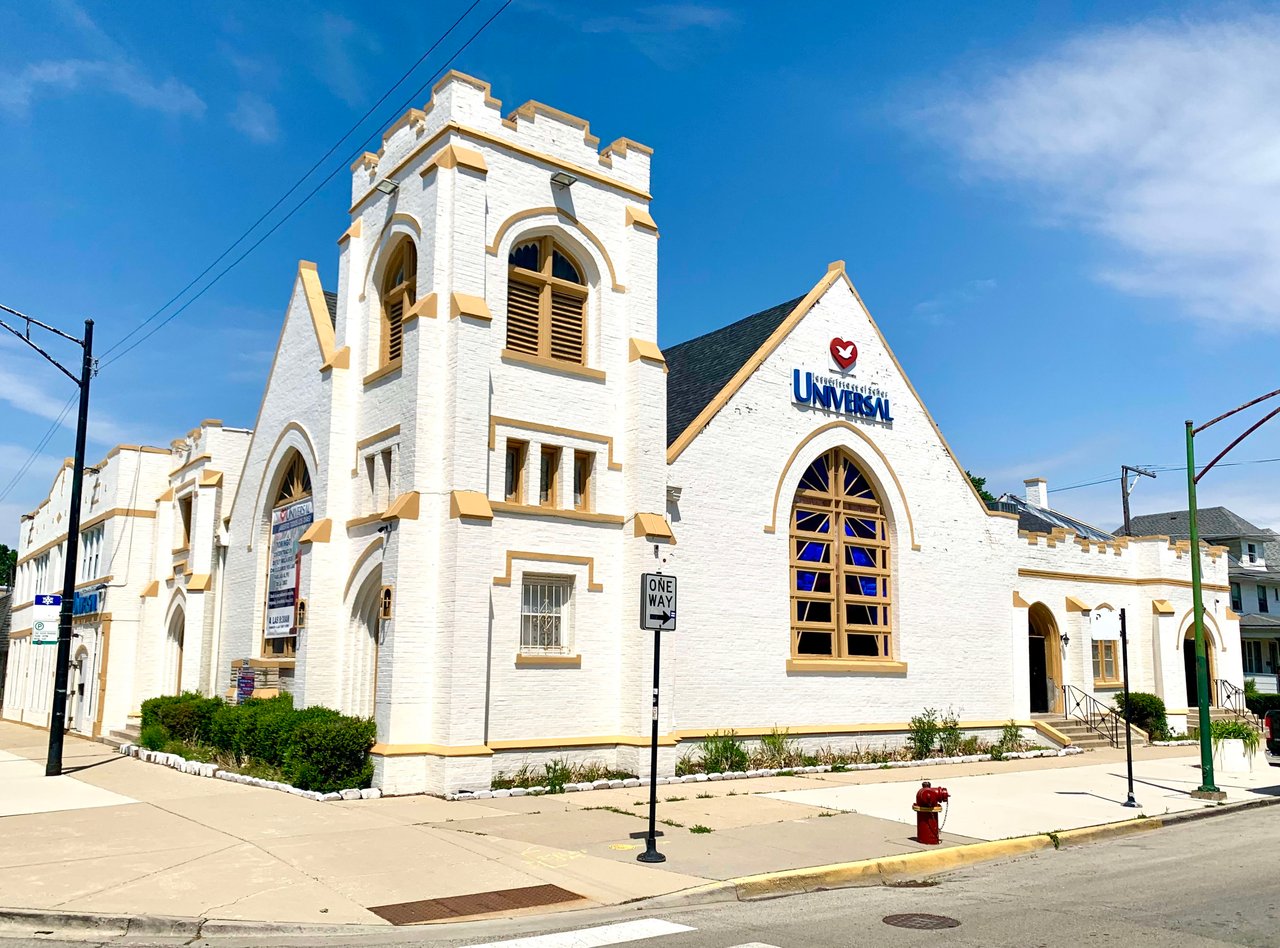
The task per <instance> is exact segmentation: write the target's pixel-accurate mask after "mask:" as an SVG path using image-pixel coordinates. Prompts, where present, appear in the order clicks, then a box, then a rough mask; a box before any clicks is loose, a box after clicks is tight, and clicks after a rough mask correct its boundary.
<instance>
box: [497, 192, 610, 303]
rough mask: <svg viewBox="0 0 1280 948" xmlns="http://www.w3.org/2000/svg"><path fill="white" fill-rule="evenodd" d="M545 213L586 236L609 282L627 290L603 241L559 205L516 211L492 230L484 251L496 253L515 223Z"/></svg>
mask: <svg viewBox="0 0 1280 948" xmlns="http://www.w3.org/2000/svg"><path fill="white" fill-rule="evenodd" d="M545 215H554V216H555V217H558V218H562V219H563V220H564V221H567V222H568V223H570V224H572V225H573V226H574V227H575V228H577V230H578V231H579V232H580V233H581V234H582V236H583V237H586V238H587V240H588V241H589V242H590V243H591V245H592V246H593V247H595V248H596V250H598V251H599V252H600V256H601V257H603V258H604V265H605V266H606V267H608V268H609V284H610V286H611V287H612V288H613V289H614V290H615V291H616V292H618V293H625V292H627V288H626V287H625V286H623V285H622V284H621V283H619V282H618V272H617V270H615V269H614V266H613V258H612V257H611V256H609V251H608V250H607V249H606V248H605V245H604V242H603V241H601V240H600V238H599V237H597V236H596V235H595V233H594V232H593V231H591V230H589V229H588V228H587V226H586V225H585V224H583V223H582V222H581V221H579V220H578V218H576V217H575V216H574V215H572V214H570V213H569V212H568V211H566V210H565V209H564V208H560V207H531V208H528V209H527V210H523V211H517V212H516V213H515V214H512V215H511V216H510V217H508V218H507V219H506V220H505V221H503V222H502V223H501V224H500V225H499V226H498V229H497V230H496V231H495V232H494V235H493V243H491V244H489V246H487V247H485V248H484V249H485V252H486V253H487V254H489V256H491V257H496V256H497V255H498V247H500V246H501V245H502V238H503V237H505V236H506V233H507V231H509V230H510V229H511V228H512V227H514V226H515V225H516V224H518V223H520V222H521V221H526V220H529V219H530V218H532V217H543V216H545Z"/></svg>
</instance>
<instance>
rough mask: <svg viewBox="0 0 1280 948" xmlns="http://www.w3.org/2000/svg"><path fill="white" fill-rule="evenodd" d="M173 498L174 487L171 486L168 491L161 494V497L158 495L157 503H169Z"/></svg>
mask: <svg viewBox="0 0 1280 948" xmlns="http://www.w3.org/2000/svg"><path fill="white" fill-rule="evenodd" d="M171 500H173V488H172V487H170V488H169V489H168V490H167V491H165V492H164V493H163V494H161V495H160V496H159V497H157V498H156V503H157V504H167V503H168V502H169V501H171Z"/></svg>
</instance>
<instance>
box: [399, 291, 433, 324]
mask: <svg viewBox="0 0 1280 948" xmlns="http://www.w3.org/2000/svg"><path fill="white" fill-rule="evenodd" d="M436 309H437V297H436V294H434V293H428V294H427V295H426V296H423V297H420V298H419V299H418V302H416V303H414V304H413V305H412V306H410V307H409V311H408V312H407V313H405V314H404V318H403V319H402V320H400V322H401V324H404V323H411V322H413V321H414V320H415V319H419V318H421V319H435V318H436Z"/></svg>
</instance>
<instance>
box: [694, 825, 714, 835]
mask: <svg viewBox="0 0 1280 948" xmlns="http://www.w3.org/2000/svg"><path fill="white" fill-rule="evenodd" d="M689 832H690V833H713V832H715V830H713V829H712V828H711V827H710V826H703V825H702V824H701V823H694V824H693V825H692V826H690V827H689Z"/></svg>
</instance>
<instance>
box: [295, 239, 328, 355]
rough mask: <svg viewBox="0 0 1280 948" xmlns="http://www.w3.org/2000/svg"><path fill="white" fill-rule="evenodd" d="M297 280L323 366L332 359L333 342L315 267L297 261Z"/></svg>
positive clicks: (322, 291)
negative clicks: (305, 303) (300, 285)
mask: <svg viewBox="0 0 1280 948" xmlns="http://www.w3.org/2000/svg"><path fill="white" fill-rule="evenodd" d="M298 279H299V280H301V281H302V292H303V294H304V295H305V296H306V299H307V310H308V312H310V314H311V328H312V329H314V330H315V333H316V344H317V345H319V347H320V362H321V363H322V364H323V363H325V362H328V361H329V360H330V359H332V358H333V350H334V346H335V340H334V337H333V323H331V322H330V321H329V306H328V304H326V303H325V301H324V287H323V286H321V285H320V274H319V272H318V271H317V270H316V265H315V264H314V263H312V262H311V261H309V260H299V261H298Z"/></svg>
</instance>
